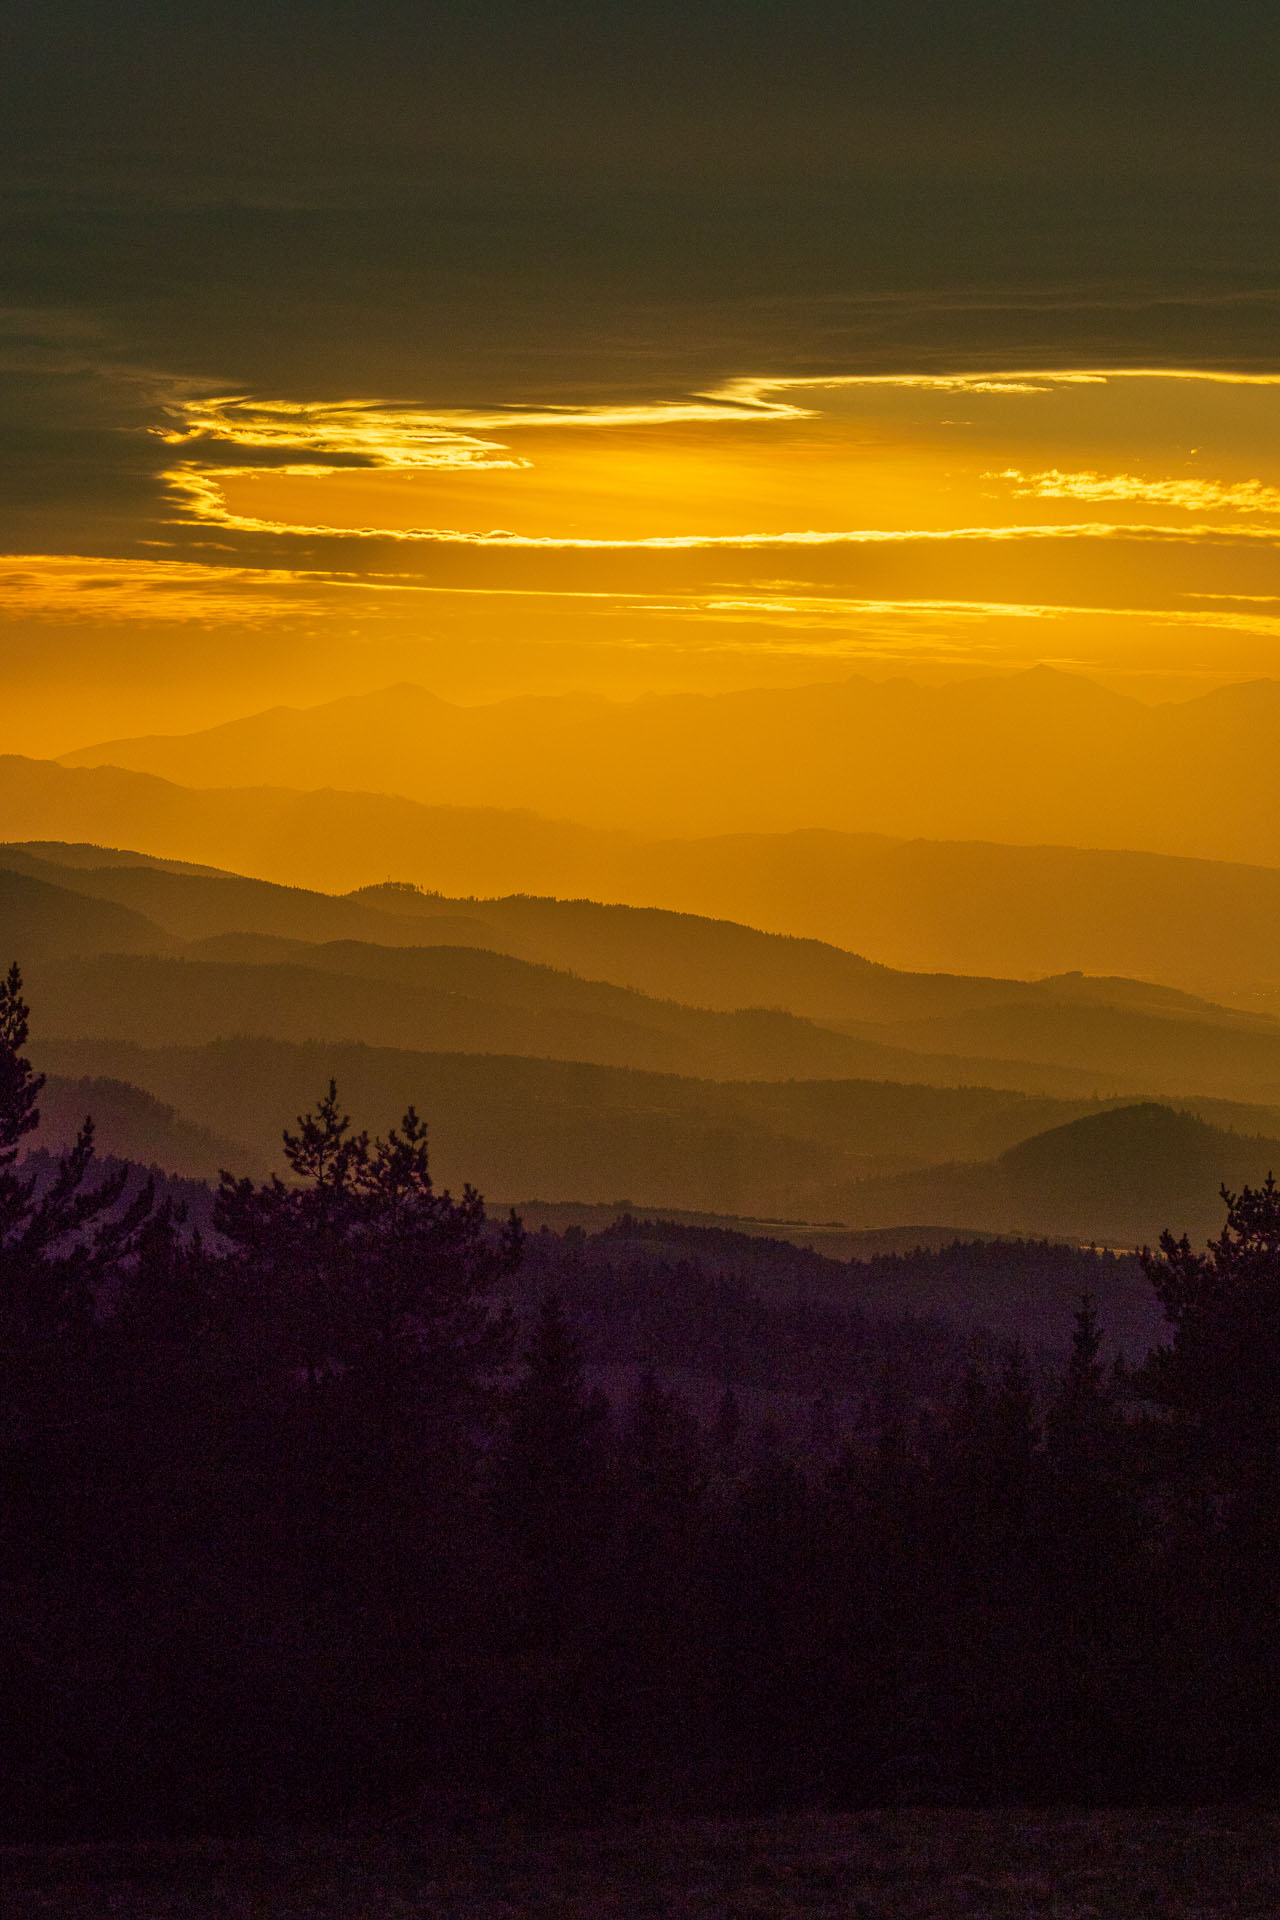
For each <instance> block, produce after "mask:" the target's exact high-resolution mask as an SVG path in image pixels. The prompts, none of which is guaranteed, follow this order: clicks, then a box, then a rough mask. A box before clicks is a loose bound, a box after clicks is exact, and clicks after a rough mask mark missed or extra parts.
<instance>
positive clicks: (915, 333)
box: [0, 0, 1280, 754]
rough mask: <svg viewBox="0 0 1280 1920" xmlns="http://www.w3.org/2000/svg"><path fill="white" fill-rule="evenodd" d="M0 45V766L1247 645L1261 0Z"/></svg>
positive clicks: (1271, 639) (1268, 270)
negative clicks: (615, 702) (312, 707)
mask: <svg viewBox="0 0 1280 1920" xmlns="http://www.w3.org/2000/svg"><path fill="white" fill-rule="evenodd" d="M6 22H7V24H6V26H5V27H4V29H3V34H4V44H3V46H2V47H0V55H2V56H3V57H2V58H0V179H2V181H3V190H2V191H0V623H2V625H0V692H2V693H3V698H2V699H0V750H3V751H17V752H27V753H35V754H44V753H55V752H60V751H63V750H66V749H70V748H73V747H76V746H79V745H82V744H85V743H87V742H89V741H91V740H94V739H101V738H105V737H110V736H112V735H116V734H121V733H137V732H143V731H150V730H164V731H169V730H184V729H190V728H195V727H200V726H205V725H209V724H213V723H215V722H218V721H221V720H224V719H227V718H231V717H233V716H235V715H238V714H243V713H248V712H252V711H255V710H257V709H259V708H261V707H264V706H268V705H271V704H275V703H277V702H282V701H284V702H290V703H295V704H310V703H313V702H320V701H323V700H327V699H331V698H333V697H335V696H338V695H341V694H343V693H345V692H355V691H363V690H368V689H371V688H374V687H378V686H382V685H387V684H390V683H394V682H397V681H401V680H406V679H409V680H414V681H418V682H420V683H421V684H423V685H425V686H428V687H430V688H432V689H433V690H434V691H436V692H438V693H441V694H443V695H445V696H447V697H450V698H454V699H459V700H462V701H467V702H478V701H484V700H488V699H494V698H500V697H504V696H507V695H510V694H513V693H529V692H548V693H557V692H564V691H568V690H587V691H594V692H598V693H604V694H608V695H612V696H616V697H629V696H633V695H637V694H642V693H645V692H649V691H659V690H672V689H677V688H683V689H691V690H701V691H707V692H714V691H716V690H718V689H723V688H729V687H746V686H767V685H772V684H795V683H798V682H802V681H805V680H822V679H830V678H831V677H832V676H833V675H837V674H842V673H859V672H865V673H870V674H873V675H876V676H880V677H883V676H886V675H893V674H902V673H905V674H909V675H912V676H915V677H920V678H930V677H933V678H937V677H939V676H944V677H945V676H951V675H960V674H967V673H974V672H988V673H989V672H993V671H996V672H1002V671H1009V670H1013V669H1017V668H1020V667H1024V666H1029V665H1032V664H1035V663H1036V662H1049V663H1051V664H1054V665H1056V666H1060V667H1065V668H1068V669H1074V670H1077V671H1080V672H1083V673H1087V674H1089V675H1091V676H1093V677H1095V678H1100V679H1104V680H1106V681H1107V682H1108V683H1109V684H1114V685H1116V686H1118V687H1121V688H1123V689H1124V690H1126V691H1129V692H1136V693H1138V694H1140V695H1141V696H1142V697H1146V698H1150V699H1166V698H1182V697H1187V696H1189V695H1191V694H1193V693H1195V692H1197V691H1200V690H1203V689H1204V688H1206V687H1208V686H1211V685H1214V684H1218V683H1220V682H1222V681H1229V680H1240V679H1249V678H1255V677H1262V676H1270V675H1273V674H1275V673H1276V670H1277V668H1276V661H1277V646H1276V643H1277V636H1278V635H1280V433H1278V432H1277V428H1278V427H1280V384H1277V382H1278V381H1280V351H1277V341H1278V340H1280V330H1278V328H1277V321H1278V320H1280V272H1278V271H1277V267H1276V264H1275V263H1276V261H1277V260H1278V259H1280V250H1278V248H1277V242H1278V241H1280V217H1278V208H1277V196H1276V181H1277V159H1278V157H1280V156H1278V154H1277V142H1278V141H1280V128H1278V125H1277V120H1276V116H1275V113H1274V105H1273V103H1274V99H1275V88H1276V81H1277V78H1278V77H1280V75H1278V74H1277V67H1278V65H1280V62H1278V60H1277V53H1278V51H1280V19H1277V17H1276V16H1275V14H1274V12H1273V10H1270V9H1265V8H1260V7H1258V6H1256V5H1247V6H1246V5H1243V4H1238V0H1228V4H1226V5H1217V6H1215V7H1213V8H1212V9H1211V8H1209V7H1207V6H1194V7H1192V6H1179V5H1177V4H1164V5H1161V6H1158V7H1157V6H1154V5H1152V6H1146V5H1139V6H1115V5H1110V6H1107V7H1105V8H1104V7H1102V6H1100V5H1091V4H1080V5H1075V6H1073V7H1071V8H1070V9H1058V8H1055V9H1050V8H1047V7H1045V8H1041V7H1033V6H1028V5H1027V4H1026V0H1018V3H1017V4H1013V0H1008V3H1007V4H995V3H992V4H985V5H968V6H959V5H940V4H924V0H918V3H917V4H914V5H911V4H907V5H900V6H896V7H895V8H893V9H892V10H890V9H887V8H884V7H883V6H876V7H871V6H864V5H857V4H844V5H840V6H835V5H817V4H804V3H803V0H802V3H801V4H792V5H788V6H783V5H772V4H764V3H763V0H736V4H734V5H728V4H723V5H719V4H708V0H686V4H684V5H682V6H679V7H675V6H671V5H666V4H650V5H644V6H640V5H635V6H631V5H627V6H616V7H613V8H605V7H601V6H599V5H595V6H591V7H587V6H585V5H575V4H560V5H551V4H545V3H544V0H524V4H521V5H514V4H512V5H506V4H489V3H487V0H478V3H477V4H475V5H472V6H468V7H465V8H463V7H459V6H457V5H456V4H454V5H451V6H431V5H422V4H416V5H409V4H405V5H396V4H387V0H373V3H372V4H367V5H364V6H361V7H356V6H355V5H341V4H334V3H333V0H314V3H313V4H311V5H309V6H308V7H307V8H305V9H301V8H297V7H290V8H285V7H282V6H280V5H279V4H278V0H259V4H256V5H253V6H250V5H248V4H232V3H231V0H221V4H219V0H210V3H209V4H205V5H201V6H199V7H196V6H192V5H188V4H186V0H168V3H167V4H164V5H159V4H152V5H146V4H143V5H135V6H131V7H130V8H127V9H125V8H116V9H105V8H102V7H101V6H100V5H98V4H92V5H91V4H84V0H80V3H79V4H76V3H73V0H40V4H38V5H36V4H28V3H27V0H19V3H18V4H15V5H11V6H10V8H9V9H7V10H6Z"/></svg>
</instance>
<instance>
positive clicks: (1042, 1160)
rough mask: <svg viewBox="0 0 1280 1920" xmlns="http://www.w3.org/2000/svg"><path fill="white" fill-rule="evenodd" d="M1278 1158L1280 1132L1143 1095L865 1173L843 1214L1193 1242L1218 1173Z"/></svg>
mask: <svg viewBox="0 0 1280 1920" xmlns="http://www.w3.org/2000/svg"><path fill="white" fill-rule="evenodd" d="M1277 1169H1280V1139H1274V1138H1269V1137H1267V1136H1264V1135H1255V1136H1248V1135H1244V1134H1240V1133H1235V1132H1228V1131H1225V1130H1224V1129H1222V1128H1220V1127H1215V1126H1212V1125H1210V1124H1209V1123H1208V1122H1207V1121H1205V1120H1202V1119H1200V1118H1198V1117H1197V1116H1196V1115H1195V1114H1191V1113H1179V1112H1175V1111H1173V1110H1172V1109H1170V1108H1168V1107H1165V1106H1160V1105H1158V1104H1155V1103H1152V1102H1145V1103H1143V1104H1140V1105H1137V1106H1132V1107H1119V1108H1112V1109H1110V1110H1109V1111H1107V1112H1104V1113H1094V1114H1089V1115H1085V1116H1083V1117H1082V1118H1080V1119H1078V1120H1072V1121H1068V1122H1067V1123H1066V1124H1064V1125H1063V1126H1060V1127H1054V1128H1050V1129H1049V1130H1047V1131H1046V1132H1044V1133H1039V1134H1034V1135H1032V1136H1031V1137H1030V1138H1029V1139H1026V1140H1022V1141H1019V1142H1017V1144H1016V1145H1013V1146H1011V1147H1009V1148H1007V1149H1006V1150H1005V1151H1004V1152H1003V1153H1001V1154H999V1155H998V1156H997V1157H996V1158H995V1159H993V1160H990V1161H985V1162H979V1163H969V1164H959V1165H955V1166H950V1167H946V1166H942V1167H930V1168H928V1169H927V1170H924V1171H922V1172H919V1173H906V1174H901V1175H896V1176H892V1175H891V1176H888V1177H887V1178H883V1179H872V1180H869V1181H866V1182H864V1183H861V1184H860V1185H858V1186H855V1187H854V1188H853V1189H851V1190H850V1192H849V1194H848V1196H847V1198H846V1200H845V1203H844V1216H845V1218H847V1219H848V1220H850V1221H851V1222H852V1223H854V1224H865V1225H868V1226H869V1225H872V1224H874V1225H876V1226H890V1225H894V1224H897V1223H903V1224H905V1222H906V1221H908V1220H911V1219H915V1218H934V1217H945V1218H946V1219H948V1220H954V1221H956V1222H957V1223H959V1224H960V1225H962V1226H976V1225H977V1223H978V1221H979V1220H981V1221H982V1222H983V1224H984V1226H985V1227H986V1228H988V1229H990V1228H993V1227H994V1228H996V1229H998V1230H1000V1229H1002V1230H1004V1231H1006V1232H1010V1231H1012V1232H1018V1233H1031V1234H1043V1235H1045V1236H1047V1237H1050V1238H1053V1239H1064V1240H1075V1241H1082V1242H1083V1241H1101V1242H1105V1243H1107V1244H1110V1245H1113V1246H1141V1245H1144V1244H1146V1245H1154V1244H1155V1242H1156V1241H1157V1240H1158V1238H1159V1236H1160V1233H1161V1232H1162V1231H1163V1229H1164V1228H1165V1227H1170V1228H1172V1229H1173V1231H1174V1232H1175V1233H1181V1232H1183V1231H1186V1232H1188V1233H1189V1234H1190V1236H1191V1238H1192V1240H1193V1241H1197V1242H1202V1241H1203V1240H1205V1239H1206V1238H1208V1237H1209V1235H1211V1234H1213V1233H1216V1232H1218V1231H1219V1230H1220V1229H1221V1225H1222V1217H1223V1207H1222V1202H1221V1199H1220V1197H1219V1188H1220V1187H1221V1186H1222V1185H1223V1184H1224V1183H1225V1184H1226V1185H1227V1186H1228V1187H1231V1188H1232V1189H1238V1188H1239V1187H1240V1186H1242V1185H1244V1184H1249V1185H1254V1186H1256V1185H1259V1184H1260V1183H1261V1182H1262V1181H1263V1180H1264V1179H1265V1178H1266V1175H1267V1174H1268V1173H1269V1172H1271V1171H1273V1170H1277ZM921 1210H923V1211H921Z"/></svg>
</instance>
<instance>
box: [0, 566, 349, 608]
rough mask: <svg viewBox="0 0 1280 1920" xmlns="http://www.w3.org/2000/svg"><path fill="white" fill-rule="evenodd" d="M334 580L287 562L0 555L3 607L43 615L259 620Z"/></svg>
mask: <svg viewBox="0 0 1280 1920" xmlns="http://www.w3.org/2000/svg"><path fill="white" fill-rule="evenodd" d="M332 584H334V582H333V581H332V580H329V579H322V578H321V577H319V576H315V577H308V576H306V575H303V574H295V573H290V572H288V571H286V570H285V569H284V568H267V567H237V566H225V567H220V566H209V565H204V564H201V563H199V562H196V561H190V560H104V559H99V558H97V557H94V556H89V555H75V554H71V555H67V554H5V555H0V610H2V611H5V612H8V613H15V614H18V613H20V614H24V615H27V616H29V617H30V616H34V617H37V618H39V617H42V616H44V617H47V616H51V615H52V616H57V617H58V618H60V619H63V620H65V619H84V620H122V621H136V620H145V621H151V620H177V621H200V622H209V621H218V622H220V623H221V622H225V621H230V622H234V623H243V622H258V621H263V620H275V619H278V618H279V616H280V615H281V613H282V612H283V611H284V610H285V609H286V608H292V609H294V610H300V609H301V608H302V607H303V606H305V605H306V604H307V596H306V594H305V592H304V593H302V594H300V593H299V591H298V589H300V588H301V589H304V590H305V589H306V588H309V587H315V586H317V585H332ZM313 604H318V603H317V602H314V601H313Z"/></svg>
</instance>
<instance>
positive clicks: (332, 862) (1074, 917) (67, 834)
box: [0, 756, 1280, 1008]
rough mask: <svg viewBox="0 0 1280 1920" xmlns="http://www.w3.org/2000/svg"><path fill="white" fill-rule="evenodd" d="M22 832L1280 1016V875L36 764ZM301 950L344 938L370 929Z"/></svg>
mask: <svg viewBox="0 0 1280 1920" xmlns="http://www.w3.org/2000/svg"><path fill="white" fill-rule="evenodd" d="M279 777H280V776H279V775H278V774H277V775H276V778H277V779H278V778H279ZM0 820H3V822H4V828H3V831H4V832H5V833H6V834H7V835H8V836H9V839H10V842H11V843H12V842H15V841H26V842H30V843H41V842H43V843H46V844H44V845H41V844H32V845H31V847H30V851H31V852H32V853H33V854H36V855H39V856H41V857H43V858H45V859H46V860H48V859H59V858H62V857H64V856H63V855H61V854H59V853H58V852H57V850H56V847H53V846H50V845H49V844H47V843H50V842H67V841H70V842H77V841H79V842H83V841H86V840H91V841H94V842H101V841H107V842H111V843H112V844H114V845H115V846H119V847H130V846H135V847H138V846H141V847H147V848H149V849H153V850H154V852H155V854H156V855H158V856H160V857H161V858H160V860H159V861H158V862H157V864H163V865H165V866H167V867H168V868H169V869H170V870H178V871H181V870H183V869H182V868H181V866H180V863H181V862H183V861H185V862H188V863H191V864H190V865H189V866H188V867H187V868H186V869H185V870H186V871H187V872H188V873H190V872H191V871H192V870H193V869H194V870H195V871H197V872H198V871H199V869H200V868H201V867H204V868H206V869H207V868H208V867H210V866H212V867H216V868H218V869H222V870H226V869H234V870H235V871H236V872H238V873H241V874H248V875H255V876H259V877H261V878H263V879H268V880H273V881H276V882H279V883H289V884H293V885H300V886H303V887H310V888H320V889H324V890H327V891H330V892H342V891H348V890H355V889H360V888H365V887H369V886H375V885H377V884H378V883H380V882H382V881H385V880H386V879H387V877H388V876H389V875H390V876H394V877H397V878H400V879H405V880H410V881H413V882H415V883H417V884H419V885H420V886H423V887H426V888H431V889H436V890H438V891H440V892H442V893H444V894H445V895H450V896H453V897H455V898H465V897H468V896H470V897H475V896H485V895H507V894H513V893H533V894H540V895H556V896H561V897H567V896H574V897H577V896H590V897H591V898H593V899H595V900H602V901H617V902H622V903H627V904H630V905H633V906H638V907H644V906H649V907H662V908H669V909H675V910H677V911H681V912H693V913H697V914H698V915H701V916H710V917H721V918H724V919H727V920H732V921H737V922H745V923H746V924H748V925H750V926H753V927H757V928H761V929H763V930H765V931H770V932H775V933H790V934H796V935H801V936H804V937H808V938H813V939H819V940H823V941H827V942H829V943H834V944H835V945H836V946H838V947H842V948H845V949H848V950H853V951H855V952H858V953H861V954H865V955H869V956H872V957H874V958H875V959H877V960H879V961H882V962H884V963H887V964H888V965H890V966H893V967H899V968H906V969H910V970H923V971H934V970H941V971H951V972H956V971H958V972H964V973H978V974H994V975H1003V976H1009V975H1015V976H1033V975H1039V974H1046V973H1065V972H1069V971H1072V970H1084V971H1086V972H1088V973H1101V974H1122V975H1131V976H1134V975H1136V976H1138V977H1140V978H1143V979H1148V980H1157V981H1163V982H1166V983H1169V984H1172V985H1175V986H1181V987H1184V988H1188V989H1191V990H1193V991H1195V992H1198V993H1205V994H1208V995H1209V996H1210V997H1217V998H1222V997H1224V996H1232V997H1234V996H1244V997H1245V999H1247V1000H1248V1001H1249V1002H1250V1003H1251V1004H1256V1005H1258V1006H1260V1007H1263V1008H1267V1007H1271V1006H1280V962H1277V959H1276V955H1277V953H1280V869H1277V868H1276V867H1268V866H1261V865H1245V864H1238V863H1230V862H1225V861H1221V860H1217V861H1215V860H1206V859H1188V858H1176V857H1172V856H1169V855H1162V854H1154V853H1141V852H1132V851H1117V850H1111V851H1108V850H1106V849H1099V848H1098V847H1096V846H1095V847H1093V848H1088V847H1081V846H1062V845H1060V846H1050V845H1031V846H1009V845H1000V844H995V843H992V842H974V841H968V842H966V841H959V840H947V841H937V840H925V839H919V840H903V839H900V838H899V839H894V838H891V837H889V836H885V835H880V836H877V835H870V834H865V833H838V832H833V831H825V830H810V829H806V830H797V831H794V832H786V833H750V834H746V833H738V834H728V835H717V836H711V837H702V838H690V837H681V838H653V837H649V838H645V837H642V836H641V835H639V834H638V833H633V832H621V831H607V830H604V829H590V828H586V827H582V826H575V825H571V824H569V823H567V822H564V821H557V820H549V819H539V818H537V817H535V816H534V815H532V814H528V813H517V812H510V811H507V812H502V811H498V810H495V809H492V808H490V809H484V808H465V807H458V806H438V807H430V806H424V805H421V804H418V803H416V802H414V801H411V800H407V799H402V798H394V797H389V796H386V795H379V794H372V793H362V792H343V791H335V790H327V791H319V792H297V791H291V790H287V789H285V788H282V787H279V786H273V787H270V788H267V787H263V788H258V789H240V790H225V789H223V790H212V789H206V790H199V789H195V788H190V787H183V786H180V785H175V784H174V783H173V782H171V781H167V780H162V779H159V778H157V777H156V776H154V775H149V774H142V773H136V772H122V771H120V770H118V769H115V768H111V767H97V768H76V769H71V768H66V767H62V766H59V765H56V764H55V763H53V762H48V761H34V760H23V759H21V758H18V757H16V756H8V757H0ZM947 830H948V831H952V832H954V831H956V827H955V826H954V825H952V824H950V823H949V825H948V829H947ZM77 857H78V858H80V859H81V861H82V863H84V864H88V863H90V862H92V863H93V864H98V863H99V862H101V861H102V859H103V857H104V856H103V854H102V851H101V849H95V851H94V852H93V853H92V854H91V855H89V854H85V855H80V856H77ZM142 910H144V911H145V908H143V909H142ZM457 910H458V909H455V911H457ZM463 911H464V913H465V910H463ZM293 931H294V932H295V933H298V934H300V935H301V937H305V938H317V937H328V938H342V937H344V933H346V934H352V932H353V928H352V924H351V922H348V923H347V926H346V928H345V929H344V928H342V927H338V926H336V925H335V926H333V927H332V928H331V930H330V932H329V933H328V934H327V935H324V934H316V933H314V932H311V931H310V930H307V929H303V928H294V929H293ZM354 937H361V936H360V935H359V934H358V933H355V935H354ZM364 937H370V938H374V937H377V936H376V935H372V934H369V933H368V932H367V931H366V933H365V935H364ZM531 957H539V956H531ZM542 957H547V958H551V957H552V956H550V955H546V956H542Z"/></svg>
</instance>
